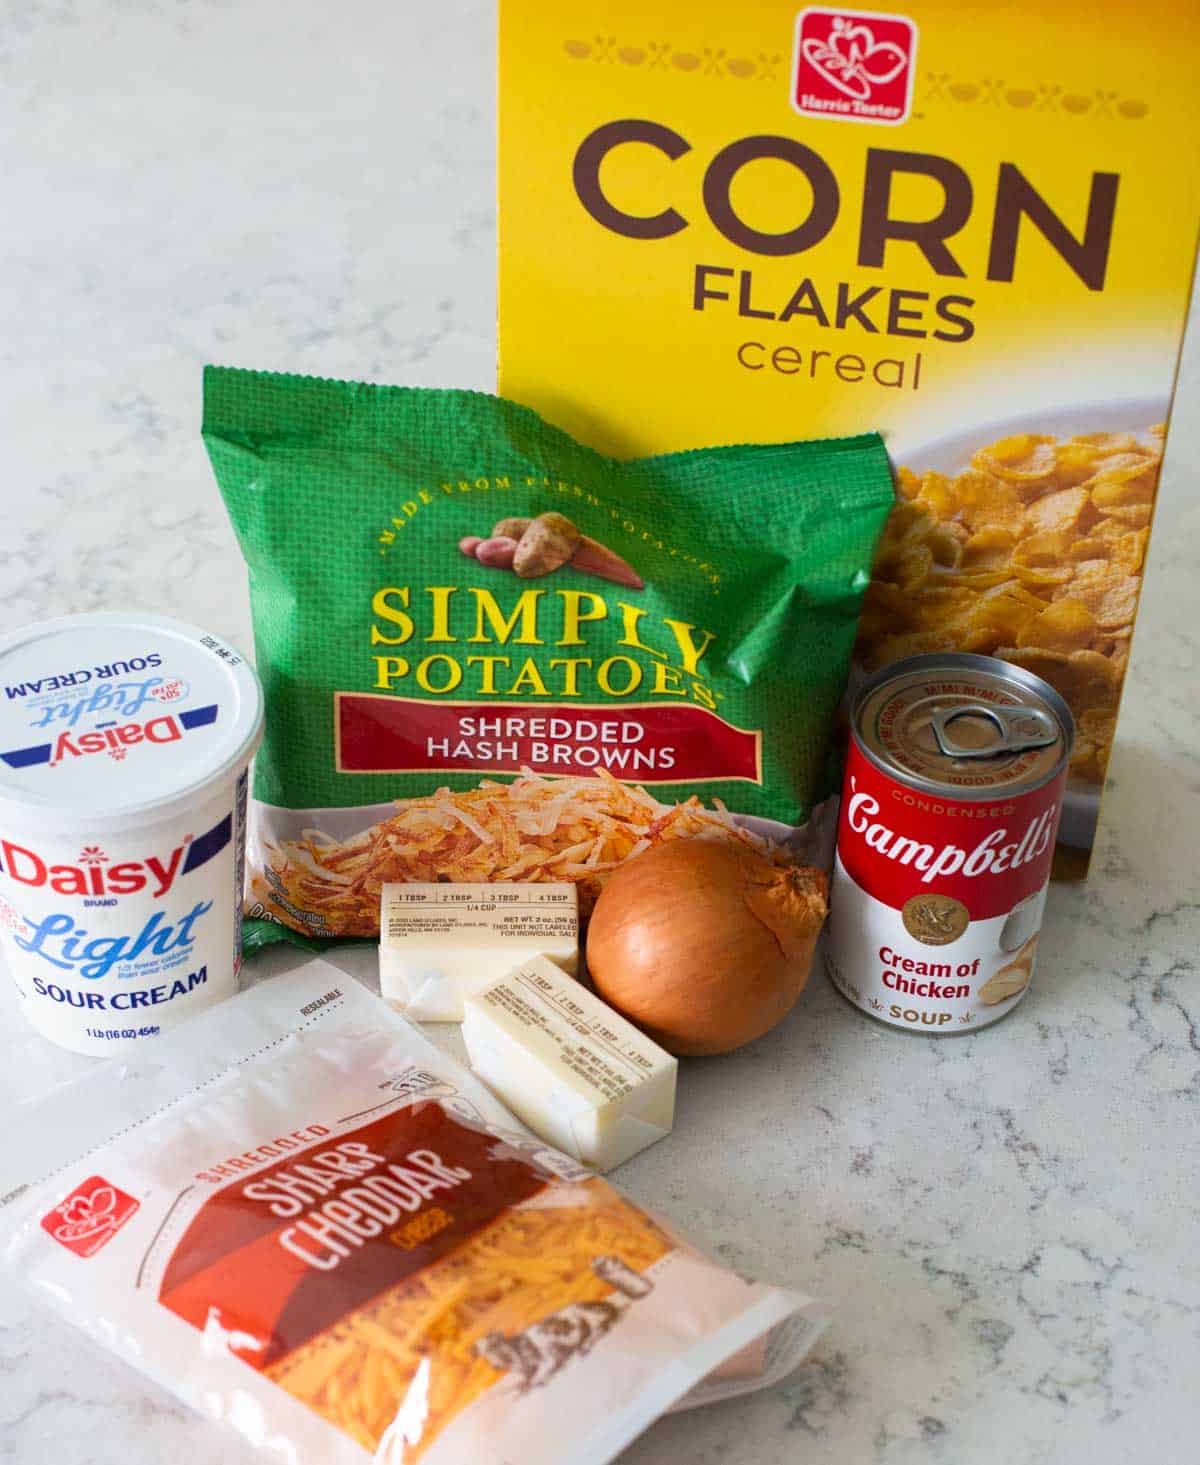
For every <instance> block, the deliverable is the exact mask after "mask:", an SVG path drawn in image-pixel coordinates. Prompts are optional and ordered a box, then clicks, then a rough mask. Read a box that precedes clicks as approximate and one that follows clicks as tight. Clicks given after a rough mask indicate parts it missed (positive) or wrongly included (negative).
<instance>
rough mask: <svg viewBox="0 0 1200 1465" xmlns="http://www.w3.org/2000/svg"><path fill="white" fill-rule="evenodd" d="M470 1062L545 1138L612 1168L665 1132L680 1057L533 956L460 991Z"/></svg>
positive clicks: (590, 1162)
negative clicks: (471, 989)
mask: <svg viewBox="0 0 1200 1465" xmlns="http://www.w3.org/2000/svg"><path fill="white" fill-rule="evenodd" d="M464 1006H465V1008H466V1015H465V1016H464V1018H463V1026H462V1035H463V1042H464V1043H465V1044H466V1046H467V1052H468V1054H469V1055H470V1058H471V1067H472V1068H473V1069H474V1070H475V1072H476V1073H477V1074H478V1075H479V1077H480V1078H481V1079H483V1081H484V1083H486V1084H487V1085H488V1087H489V1088H491V1089H492V1090H494V1091H495V1093H496V1094H497V1095H498V1096H499V1097H500V1098H501V1099H503V1100H504V1102H505V1103H506V1104H507V1105H508V1107H509V1108H510V1109H511V1110H512V1111H513V1113H514V1114H516V1115H517V1116H518V1118H520V1119H522V1120H523V1121H524V1122H525V1123H526V1124H527V1125H528V1126H529V1127H530V1129H532V1130H533V1131H534V1132H535V1133H536V1134H538V1135H540V1136H541V1137H542V1138H543V1139H544V1140H546V1141H547V1143H548V1144H552V1145H554V1146H555V1147H556V1148H557V1149H560V1150H562V1151H564V1152H565V1153H566V1154H568V1155H573V1156H574V1157H575V1159H577V1160H581V1161H582V1162H583V1163H584V1164H585V1165H591V1166H593V1167H594V1168H595V1169H597V1170H611V1169H612V1168H613V1166H614V1165H619V1164H621V1162H622V1161H624V1160H628V1159H629V1157H630V1156H631V1155H636V1154H637V1152H638V1151H639V1150H642V1149H645V1147H646V1146H647V1145H650V1144H653V1143H654V1141H655V1140H656V1139H661V1138H662V1137H663V1135H664V1134H669V1133H670V1130H671V1124H672V1121H673V1119H674V1116H675V1074H676V1071H677V1069H678V1063H677V1062H676V1060H675V1059H674V1058H672V1056H671V1055H670V1054H669V1053H665V1052H664V1051H663V1050H662V1049H661V1048H660V1047H659V1046H658V1044H657V1043H652V1042H651V1041H650V1039H649V1038H648V1037H646V1035H645V1033H642V1032H639V1031H638V1029H637V1028H635V1027H634V1026H633V1024H632V1023H630V1022H627V1021H626V1020H625V1018H623V1017H621V1015H620V1014H619V1013H616V1012H614V1011H613V1010H612V1008H611V1007H609V1006H608V1005H607V1004H606V1003H604V1002H601V1000H600V999H599V997H597V996H596V995H595V994H594V993H592V992H589V991H588V989H587V988H586V987H584V986H581V985H580V983H579V982H576V981H573V980H572V979H571V978H570V977H567V976H564V975H563V973H562V972H561V971H560V970H559V969H558V968H557V967H556V966H555V965H554V964H553V963H552V962H548V961H546V960H544V959H543V958H540V957H537V958H534V960H532V961H527V962H525V963H524V964H523V965H522V966H520V967H518V968H517V969H516V971H514V972H510V973H509V975H508V976H506V977H501V978H499V980H497V981H494V982H492V983H491V985H490V986H486V987H484V988H482V989H481V990H479V991H476V992H471V993H468V994H467V997H466V1001H465V1003H464Z"/></svg>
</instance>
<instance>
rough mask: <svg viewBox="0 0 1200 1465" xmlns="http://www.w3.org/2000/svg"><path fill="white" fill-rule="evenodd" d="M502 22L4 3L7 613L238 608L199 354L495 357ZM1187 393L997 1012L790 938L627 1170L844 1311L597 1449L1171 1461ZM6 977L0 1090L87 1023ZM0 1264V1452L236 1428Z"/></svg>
mask: <svg viewBox="0 0 1200 1465" xmlns="http://www.w3.org/2000/svg"><path fill="white" fill-rule="evenodd" d="M492 54H493V34H492V20H491V7H490V5H488V4H485V3H482V0H444V3H441V4H439V5H437V6H425V5H416V4H413V3H411V0H410V3H403V0H402V3H400V4H393V5H383V4H372V3H370V0H359V3H356V4H352V5H346V6H340V7H336V6H331V5H329V4H327V3H322V0H291V3H290V4H286V5H285V4H283V3H281V0H176V3H172V0H7V3H5V4H3V6H2V7H0V112H2V115H3V119H4V134H5V137H6V140H7V144H8V146H7V149H6V164H7V165H6V168H5V177H4V183H5V190H4V191H5V202H4V206H5V215H6V228H5V238H4V257H5V263H4V268H3V270H2V271H0V302H2V305H0V319H2V320H3V321H4V329H3V332H2V333H0V356H2V358H3V366H4V374H3V382H4V385H3V392H2V394H0V402H2V404H3V418H2V423H3V450H4V484H3V489H2V490H0V515H2V516H3V517H2V520H0V544H2V545H3V550H2V552H0V629H8V628H9V627H12V626H16V625H19V624H21V623H22V622H25V621H28V620H32V619H35V618H40V617H43V616H47V615H52V614H56V613H62V612H66V611H72V610H85V609H90V608H98V607H105V608H117V607H121V606H145V607H172V608H174V609H176V610H177V611H178V613H180V614H183V615H185V616H187V617H188V618H189V619H192V620H194V621H197V622H199V623H201V624H204V625H206V626H209V627H210V628H212V629H213V630H215V631H217V632H220V633H222V634H225V635H228V636H230V637H232V638H234V639H235V640H238V641H240V642H242V643H243V644H247V643H248V640H249V638H248V634H247V628H248V619H247V611H246V600H245V593H244V586H243V571H242V567H241V564H240V562H239V560H238V557H237V553H236V550H235V547H234V543H233V538H232V535H231V534H230V531H229V529H228V527H227V524H226V522H225V518H224V514H223V511H222V509H221V507H220V504H219V502H218V499H217V496H216V493H215V491H214V488H213V485H212V481H211V477H210V474H209V469H208V465H207V461H206V459H205V456H204V453H203V451H202V448H201V445H200V441H199V437H198V433H197V423H198V417H199V388H200V370H199V369H200V365H201V363H203V362H204V361H207V360H212V359H217V360H224V361H228V362H231V363H236V364H243V365H264V366H273V367H278V368H286V369H292V370H297V371H311V372H319V373H322V374H326V375H349V376H356V377H367V378H374V379H379V380H398V381H407V382H412V383H420V384H442V385H460V386H477V387H489V386H491V385H492V382H493V350H494V331H493V316H494V291H493V274H492V271H493V264H492V260H493V243H494V210H493V208H492V203H491V200H492V165H493V132H492V122H491V115H492V81H491V67H492ZM1195 339H1196V338H1195V336H1193V340H1195ZM1198 391H1200V349H1197V348H1196V347H1195V346H1193V348H1192V349H1191V351H1190V353H1189V354H1188V355H1187V356H1186V359H1185V366H1184V375H1183V381H1182V387H1181V397H1180V408H1179V413H1178V417H1177V423H1176V427H1175V430H1174V435H1173V438H1172V445H1171V449H1170V453H1169V456H1168V467H1167V470H1166V473H1165V478H1164V484H1163V493H1162V506H1161V510H1160V519H1159V524H1158V527H1157V531H1156V535H1155V541H1154V545H1153V549H1152V552H1151V556H1150V576H1149V585H1148V588H1147V590H1146V594H1145V598H1144V605H1143V612H1142V620H1141V624H1140V626H1139V631H1138V638H1137V642H1136V644H1135V648H1134V654H1133V663H1132V669H1131V672H1130V677H1129V695H1128V696H1127V698H1126V706H1125V711H1124V716H1123V719H1122V725H1121V740H1120V744H1119V746H1118V748H1117V751H1116V754H1115V757H1114V760H1113V767H1112V778H1111V787H1110V789H1109V793H1108V799H1107V803H1106V806H1105V811H1104V822H1103V826H1102V830H1101V835H1100V842H1099V848H1098V854H1097V859H1096V862H1095V871H1094V875H1093V878H1092V880H1091V881H1090V883H1089V884H1088V885H1087V886H1086V887H1074V888H1056V889H1055V890H1054V891H1053V893H1052V897H1051V900H1050V904H1049V908H1048V918H1047V926H1046V931H1045V934H1044V937H1043V940H1042V952H1041V958H1040V973H1039V979H1038V982H1037V985H1036V987H1035V990H1034V991H1033V992H1032V994H1031V996H1030V998H1029V999H1028V1001H1027V1003H1026V1004H1025V1006H1024V1007H1023V1009H1021V1010H1019V1011H1018V1012H1017V1014H1016V1015H1015V1016H1014V1017H1013V1018H1012V1020H1011V1021H1008V1022H1005V1023H1002V1024H1000V1025H999V1026H997V1027H996V1028H994V1029H992V1030H989V1031H986V1032H984V1033H981V1034H978V1035H976V1036H971V1037H962V1038H956V1039H954V1040H951V1041H947V1042H943V1043H941V1044H940V1045H939V1044H937V1043H935V1042H931V1041H923V1040H920V1039H918V1038H914V1037H910V1036H906V1035H903V1034H898V1033H893V1032H890V1031H886V1030H883V1029H881V1028H878V1027H875V1026H873V1025H871V1024H869V1023H868V1022H866V1021H864V1020H863V1019H862V1018H861V1017H859V1016H858V1015H857V1014H856V1013H855V1012H853V1011H852V1010H851V1009H850V1008H849V1007H848V1006H847V1005H846V1004H844V1003H843V1002H842V1001H841V999H840V998H838V997H837V996H836V995H835V994H834V993H833V992H832V991H831V990H830V989H829V988H828V987H827V986H826V985H825V983H824V982H823V981H822V980H821V979H819V978H816V979H814V981H813V983H812V985H811V987H810V990H809V991H808V992H807V993H806V994H805V997H804V999H803V1001H802V1002H801V1004H800V1006H799V1007H798V1008H797V1010H796V1011H795V1013H794V1014H793V1015H792V1017H791V1018H790V1019H789V1020H788V1021H787V1022H786V1023H785V1024H784V1026H783V1027H782V1028H781V1029H779V1030H777V1031H776V1032H775V1033H773V1034H771V1035H770V1036H769V1037H767V1038H766V1039H764V1040H763V1041H761V1042H759V1043H757V1044H755V1045H754V1046H753V1047H751V1048H750V1049H748V1050H746V1051H744V1052H742V1053H740V1054H738V1055H736V1056H734V1057H732V1058H729V1059H724V1060H709V1061H707V1062H697V1063H693V1064H690V1065H688V1066H687V1068H686V1072H685V1073H684V1075H683V1076H682V1081H681V1089H680V1099H679V1113H678V1124H677V1130H676V1133H675V1135H674V1136H673V1137H672V1139H671V1140H669V1141H668V1142H666V1143H664V1144H662V1145H659V1146H657V1147H655V1148H654V1149H652V1150H650V1151H648V1152H646V1153H645V1154H643V1155H642V1156H640V1157H638V1158H637V1159H635V1160H634V1161H632V1162H631V1163H630V1164H629V1165H627V1166H626V1167H624V1168H623V1169H622V1171H621V1172H620V1176H619V1180H620V1182H621V1183H622V1184H623V1185H624V1186H625V1187H626V1188H627V1189H628V1190H629V1191H630V1192H631V1193H632V1194H633V1195H634V1196H636V1197H637V1198H638V1199H640V1200H642V1201H645V1202H647V1203H650V1204H652V1205H654V1206H658V1207H660V1208H661V1209H662V1210H663V1211H664V1212H667V1213H669V1214H670V1215H671V1216H673V1217H674V1218H675V1219H677V1220H678V1221H680V1222H681V1223H683V1224H684V1225H685V1226H686V1227H688V1228H689V1229H691V1230H692V1231H693V1232H694V1233H695V1234H696V1235H697V1236H698V1237H700V1238H702V1239H704V1240H705V1241H706V1242H707V1243H708V1244H709V1245H711V1246H712V1247H714V1248H715V1250H716V1251H717V1253H718V1254H719V1255H720V1256H722V1257H723V1258H724V1259H725V1260H726V1261H728V1262H729V1263H730V1264H732V1265H733V1266H735V1267H737V1268H739V1269H742V1270H745V1271H746V1272H748V1273H753V1274H758V1275H761V1276H764V1277H768V1278H772V1279H775V1280H778V1281H780V1282H787V1283H795V1284H798V1285H800V1286H802V1287H808V1288H810V1289H811V1290H813V1291H818V1292H820V1293H821V1294H822V1295H824V1296H827V1297H828V1298H830V1299H832V1301H833V1302H834V1303H835V1304H836V1308H837V1314H836V1318H835V1320H834V1323H833V1325H832V1327H831V1328H830V1330H829V1332H828V1334H827V1335H826V1338H825V1339H824V1340H823V1342H822V1343H821V1345H820V1346H819V1348H818V1351H817V1353H816V1355H815V1356H814V1358H813V1359H812V1360H811V1361H810V1362H809V1363H807V1364H806V1365H805V1366H804V1367H803V1368H801V1370H800V1371H799V1372H798V1373H797V1374H796V1375H795V1376H794V1377H793V1378H791V1379H790V1380H788V1381H787V1382H785V1383H784V1384H782V1385H780V1386H779V1387H777V1388H775V1389H773V1390H772V1391H770V1392H769V1393H766V1394H763V1395H760V1396H756V1397H754V1398H750V1399H746V1400H743V1401H740V1402H735V1403H730V1404H726V1405H722V1406H719V1407H715V1408H711V1409H708V1410H705V1411H701V1412H699V1413H696V1414H692V1415H688V1416H681V1417H675V1418H672V1419H669V1420H666V1421H664V1422H662V1423H660V1424H658V1425H657V1426H655V1427H654V1428H653V1429H652V1430H651V1431H650V1432H649V1433H648V1434H647V1435H646V1436H645V1437H644V1438H643V1439H642V1440H641V1441H639V1442H638V1443H637V1444H636V1445H635V1446H633V1447H632V1448H631V1449H630V1450H629V1451H628V1453H627V1455H626V1457H625V1458H626V1460H627V1461H628V1465H683V1462H687V1465H727V1462H737V1465H794V1462H795V1465H800V1462H812V1465H927V1462H928V1465H1119V1462H1126V1461H1129V1462H1137V1465H1140V1462H1146V1465H1149V1462H1163V1465H1185V1462H1190V1461H1194V1460H1196V1459H1197V1458H1200V1446H1198V1445H1197V1439H1198V1438H1200V1391H1198V1390H1197V1388H1196V1383H1195V1379H1196V1374H1197V1371H1198V1369H1200V1340H1198V1333H1200V1263H1198V1261H1197V1257H1198V1256H1200V1228H1198V1226H1197V1210H1196V1189H1197V1174H1198V1161H1200V1146H1198V1143H1197V1136H1198V1134H1200V995H1198V994H1197V977H1196V949H1197V938H1198V936H1200V894H1198V890H1200V883H1198V879H1197V874H1196V863H1195V861H1196V850H1197V839H1196V833H1195V828H1196V824H1195V820H1196V813H1197V804H1196V793H1197V787H1198V785H1200V761H1198V758H1197V753H1196V741H1197V728H1198V722H1200V719H1198V713H1200V698H1198V693H1197V681H1198V676H1197V648H1198V646H1200V630H1198V625H1200V615H1198V612H1200V594H1198V592H1197V575H1196V568H1195V558H1196V546H1197V545H1198V544H1200V498H1198V497H1197V495H1196V493H1195V492H1194V486H1193V483H1194V472H1193V469H1192V464H1193V463H1194V461H1195V460H1196V458H1197V456H1198V454H1200V410H1198V408H1197V394H1198ZM334 959H335V960H337V961H338V962H339V963H340V964H342V965H344V966H346V967H347V968H348V969H352V970H356V971H357V972H358V973H359V974H360V975H362V976H363V977H364V978H365V979H366V980H368V981H370V980H373V979H372V977H371V974H370V970H369V967H370V954H369V953H363V952H357V953H345V952H343V953H339V954H336V955H335V958H334ZM292 960H294V958H292V957H290V956H288V955H286V954H279V953H272V954H271V955H270V956H268V957H267V958H264V960H263V961H262V963H260V964H259V966H258V969H257V972H256V975H258V976H260V977H261V976H263V975H267V974H269V973H271V972H273V971H278V970H282V969H283V968H284V967H285V966H286V965H287V964H288V963H289V962H290V961H292ZM0 1003H2V1009H0V1010H2V1012H3V1020H4V1025H5V1033H6V1042H5V1056H4V1062H3V1064H2V1065H0V1100H3V1101H4V1104H5V1109H6V1112H8V1113H9V1115H10V1122H14V1123H20V1122H22V1121H21V1117H20V1110H19V1109H18V1108H16V1107H15V1106H16V1104H17V1103H18V1102H19V1101H20V1100H21V1099H22V1098H23V1097H25V1096H27V1095H29V1094H30V1093H33V1092H38V1091H41V1090H44V1089H45V1088H47V1087H48V1086H50V1085H51V1084H53V1083H54V1082H56V1081H59V1080H61V1079H62V1078H64V1077H66V1076H67V1075H69V1074H70V1073H72V1072H74V1071H75V1070H76V1069H78V1068H79V1067H80V1066H81V1065H82V1063H83V1062H84V1060H78V1059H74V1058H72V1057H70V1056H69V1055H66V1054H61V1053H58V1052H57V1051H55V1050H52V1049H50V1048H48V1047H47V1046H46V1045H45V1044H44V1043H42V1042H41V1041H40V1040H39V1039H37V1038H35V1037H33V1036H32V1035H31V1034H29V1033H27V1032H26V1031H25V1029H24V1028H23V1027H22V1026H21V1025H20V1022H19V1019H18V1018H17V1017H16V1015H15V1014H14V1013H13V1011H12V1004H11V999H10V998H9V997H8V994H7V993H4V995H3V997H2V998H0ZM0 1296H2V1298H3V1301H2V1303H0V1461H10V1462H12V1465H43V1462H49V1461H62V1462H67V1465H162V1462H167V1461H170V1462H171V1465H200V1462H208V1461H211V1460H213V1459H217V1458H220V1459H227V1460H229V1461H231V1462H232V1461H234V1460H238V1459H242V1458H247V1459H248V1458H249V1456H248V1455H245V1454H244V1453H242V1452H240V1447H238V1446H237V1445H230V1444H229V1443H228V1442H227V1441H226V1440H225V1438H224V1437H222V1436H220V1435H218V1434H217V1433H216V1432H215V1431H214V1430H213V1429H211V1428H210V1427H209V1426H206V1425H201V1424H199V1423H198V1422H197V1421H196V1420H195V1419H194V1418H192V1417H191V1416H190V1415H188V1414H187V1412H186V1411H184V1410H183V1409H182V1408H180V1407H178V1406H177V1405H175V1404H174V1403H173V1402H172V1401H171V1400H170V1399H169V1398H168V1397H167V1396H166V1395H165V1394H163V1393H162V1392H161V1391H160V1390H158V1389H156V1388H154V1387H152V1386H150V1385H147V1384H145V1383H143V1382H142V1380H141V1379H140V1378H138V1377H136V1376H135V1375H134V1374H133V1373H131V1372H129V1371H128V1370H127V1369H126V1368H125V1367H123V1366H122V1365H120V1364H118V1363H116V1362H114V1361H112V1360H111V1359H109V1358H108V1357H106V1356H105V1355H103V1354H101V1353H100V1352H98V1351H96V1350H95V1349H94V1348H93V1347H92V1346H91V1345H90V1344H88V1343H86V1342H85V1341H83V1340H82V1339H80V1338H79V1337H76V1336H75V1335H74V1334H72V1333H71V1332H70V1331H68V1330H66V1329H65V1328H63V1327H62V1326H61V1325H60V1324H59V1323H57V1322H55V1321H52V1320H50V1319H49V1318H47V1317H44V1316H42V1315H41V1314H40V1313H36V1312H34V1311H33V1310H31V1309H30V1308H29V1307H28V1305H27V1304H26V1303H25V1301H24V1300H23V1299H22V1298H21V1297H19V1296H18V1294H17V1293H16V1292H15V1291H14V1289H13V1288H12V1287H11V1285H10V1283H9V1282H8V1281H7V1280H4V1281H0Z"/></svg>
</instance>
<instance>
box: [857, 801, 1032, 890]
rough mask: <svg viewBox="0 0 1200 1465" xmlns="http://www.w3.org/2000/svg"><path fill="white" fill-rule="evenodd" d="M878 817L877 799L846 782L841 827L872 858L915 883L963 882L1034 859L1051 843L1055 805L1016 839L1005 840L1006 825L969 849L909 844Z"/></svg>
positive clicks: (954, 845) (921, 843)
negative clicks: (916, 876) (911, 873)
mask: <svg viewBox="0 0 1200 1465" xmlns="http://www.w3.org/2000/svg"><path fill="white" fill-rule="evenodd" d="M879 813H880V808H879V800H878V799H877V798H875V797H874V796H873V795H872V794H870V793H864V792H862V791H860V790H859V788H858V783H857V780H856V779H854V778H851V780H850V795H849V803H848V805H847V810H846V823H847V825H848V826H849V828H850V829H852V830H853V831H854V833H855V834H861V835H862V838H863V843H864V844H865V845H867V846H868V847H869V848H870V849H873V850H874V851H875V852H876V854H880V855H883V856H885V858H887V859H889V860H894V861H895V862H896V863H897V864H899V865H903V866H906V867H908V868H910V869H913V870H919V871H920V872H921V883H922V884H924V885H928V884H929V883H930V882H931V881H934V880H937V879H939V878H944V877H945V876H948V875H957V876H959V877H961V878H965V879H967V880H974V879H977V878H978V877H979V876H980V875H1002V874H1004V873H1005V871H1008V870H1018V869H1020V868H1021V866H1022V865H1029V864H1032V863H1033V862H1034V861H1035V860H1040V859H1041V858H1042V856H1043V855H1045V853H1046V851H1047V850H1048V849H1049V847H1050V845H1051V844H1052V843H1053V840H1054V831H1055V827H1056V823H1057V820H1056V816H1057V814H1058V805H1057V804H1051V805H1050V806H1049V807H1048V808H1045V809H1043V810H1042V811H1041V812H1040V813H1039V814H1037V815H1036V816H1035V817H1034V818H1033V819H1031V820H1030V821H1029V822H1028V824H1027V825H1026V826H1025V828H1024V829H1023V830H1021V831H1020V833H1019V834H1014V836H1010V834H1009V831H1008V828H1007V826H1005V825H1001V826H1000V827H999V828H997V829H993V830H991V832H990V833H988V834H986V835H985V836H984V837H983V838H982V839H980V840H979V841H977V843H975V844H974V845H968V844H967V843H966V842H965V841H964V843H963V844H961V845H959V844H942V845H937V846H935V845H933V844H931V843H928V842H925V841H922V840H919V839H912V838H910V837H909V836H908V835H906V834H902V833H901V832H900V831H898V830H895V829H893V828H892V827H891V826H890V825H888V824H886V823H884V821H883V820H881V819H879V818H878V817H877V816H878V815H879Z"/></svg>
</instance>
